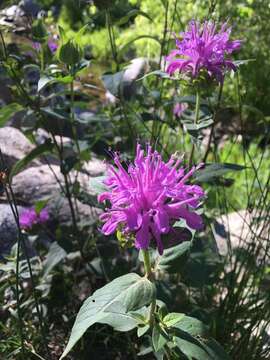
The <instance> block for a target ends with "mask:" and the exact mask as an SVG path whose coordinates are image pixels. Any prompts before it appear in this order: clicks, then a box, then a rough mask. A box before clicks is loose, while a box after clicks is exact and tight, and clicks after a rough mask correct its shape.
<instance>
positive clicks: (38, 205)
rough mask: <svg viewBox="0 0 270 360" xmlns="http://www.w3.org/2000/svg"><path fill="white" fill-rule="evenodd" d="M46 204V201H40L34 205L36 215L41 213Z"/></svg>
mask: <svg viewBox="0 0 270 360" xmlns="http://www.w3.org/2000/svg"><path fill="white" fill-rule="evenodd" d="M47 204H48V200H40V201H37V202H36V203H35V211H36V213H37V214H39V213H40V212H41V210H42V209H44V208H45V206H46V205H47Z"/></svg>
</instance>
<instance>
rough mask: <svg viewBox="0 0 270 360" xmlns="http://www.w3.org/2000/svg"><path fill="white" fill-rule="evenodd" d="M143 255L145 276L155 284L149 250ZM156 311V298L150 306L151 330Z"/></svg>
mask: <svg viewBox="0 0 270 360" xmlns="http://www.w3.org/2000/svg"><path fill="white" fill-rule="evenodd" d="M142 254H143V262H144V271H145V276H146V277H147V278H148V279H149V280H150V281H152V282H153V272H152V268H151V259H150V254H149V251H148V250H142ZM155 310H156V298H154V299H153V300H152V302H151V305H150V311H149V325H150V328H151V329H152V328H153V325H154V320H155V318H154V313H155Z"/></svg>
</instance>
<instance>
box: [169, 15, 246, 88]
mask: <svg viewBox="0 0 270 360" xmlns="http://www.w3.org/2000/svg"><path fill="white" fill-rule="evenodd" d="M230 34H231V28H230V27H228V24H227V23H224V24H223V25H222V26H221V28H220V30H218V29H217V24H215V23H214V22H212V21H205V22H204V23H203V24H200V23H199V22H197V21H191V22H190V23H189V27H188V31H186V32H184V33H181V34H180V36H181V38H180V39H178V38H176V49H175V50H172V51H171V53H170V54H169V56H168V57H167V61H168V67H167V72H168V73H169V74H170V75H172V74H174V73H175V72H177V71H178V72H180V73H187V74H188V75H190V76H191V77H192V78H198V77H199V76H200V74H201V72H202V71H205V72H206V73H207V74H208V76H209V77H210V78H215V79H216V80H217V81H218V82H220V83H222V82H223V79H224V74H225V71H226V70H234V71H236V66H235V65H234V63H233V61H232V59H231V54H232V53H233V52H234V51H236V50H239V49H240V47H241V41H240V40H233V41H231V40H229V38H230Z"/></svg>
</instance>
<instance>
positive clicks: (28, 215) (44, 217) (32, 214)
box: [19, 208, 49, 230]
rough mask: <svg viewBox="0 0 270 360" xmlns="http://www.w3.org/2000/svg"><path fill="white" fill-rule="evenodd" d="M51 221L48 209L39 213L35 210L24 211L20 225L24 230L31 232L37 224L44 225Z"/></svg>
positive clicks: (20, 218)
mask: <svg viewBox="0 0 270 360" xmlns="http://www.w3.org/2000/svg"><path fill="white" fill-rule="evenodd" d="M48 220H49V213H48V210H47V209H46V208H44V209H42V210H41V211H40V212H39V213H37V212H36V210H35V209H34V208H30V209H27V210H24V211H23V212H22V213H21V214H20V217H19V223H20V226H21V228H22V229H24V230H31V229H32V227H33V226H34V225H36V224H44V223H46V222H47V221H48Z"/></svg>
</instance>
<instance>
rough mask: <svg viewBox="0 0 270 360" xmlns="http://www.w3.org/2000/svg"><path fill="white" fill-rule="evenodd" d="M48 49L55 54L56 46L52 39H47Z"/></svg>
mask: <svg viewBox="0 0 270 360" xmlns="http://www.w3.org/2000/svg"><path fill="white" fill-rule="evenodd" d="M48 47H49V49H50V50H51V52H52V53H55V52H56V50H57V49H58V44H57V43H56V42H55V41H54V40H53V39H49V40H48Z"/></svg>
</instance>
